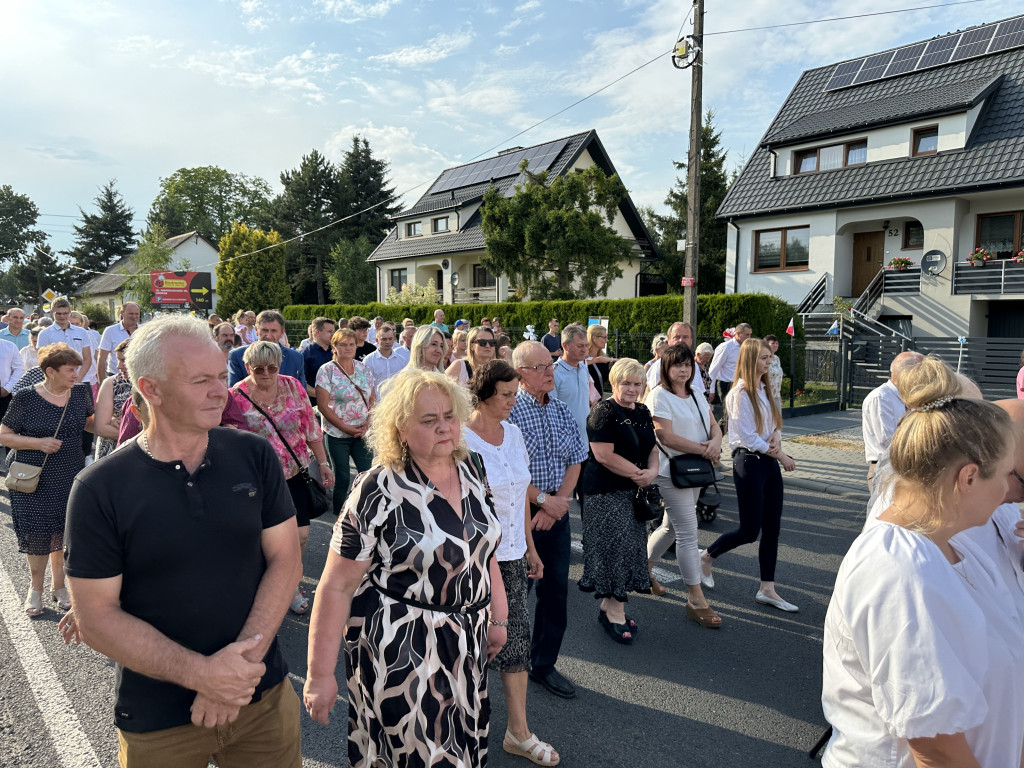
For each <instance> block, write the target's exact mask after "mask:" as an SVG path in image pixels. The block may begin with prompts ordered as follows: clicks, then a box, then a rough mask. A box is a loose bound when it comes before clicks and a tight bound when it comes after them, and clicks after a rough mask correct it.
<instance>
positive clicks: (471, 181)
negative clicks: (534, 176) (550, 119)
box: [427, 139, 568, 195]
mask: <svg viewBox="0 0 1024 768" xmlns="http://www.w3.org/2000/svg"><path fill="white" fill-rule="evenodd" d="M567 143H568V139H558V140H557V141H552V142H548V143H547V144H540V145H538V146H536V147H529V148H527V149H520V150H516V151H514V152H509V153H507V154H504V155H498V156H497V157H488V158H485V159H483V160H479V161H477V162H475V163H469V164H467V165H460V166H459V167H458V168H450V169H448V170H447V171H444V172H443V173H442V174H441V175H440V176H439V177H438V179H437V181H435V182H434V184H433V185H432V186H431V187H430V189H429V190H428V191H427V194H428V195H435V194H438V193H439V192H447V191H449V190H453V189H462V188H464V187H471V186H473V185H475V184H480V183H482V182H485V181H490V180H491V179H504V178H507V177H509V176H516V175H518V174H519V165H520V163H522V162H523V159H524V158H525V159H528V160H529V161H530V164H529V169H530V171H531V172H533V173H539V172H540V171H546V170H548V169H549V168H551V166H552V164H553V163H554V162H555V159H556V158H557V157H558V155H559V154H560V153H561V152H562V150H563V149H565V145H566V144H567Z"/></svg>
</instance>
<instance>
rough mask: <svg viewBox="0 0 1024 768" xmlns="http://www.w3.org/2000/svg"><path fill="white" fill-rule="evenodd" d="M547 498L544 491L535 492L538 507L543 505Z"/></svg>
mask: <svg viewBox="0 0 1024 768" xmlns="http://www.w3.org/2000/svg"><path fill="white" fill-rule="evenodd" d="M547 500H548V495H547V494H546V493H544V491H541V492H540V493H538V494H537V501H536V504H537V506H538V507H543V506H544V502H545V501H547Z"/></svg>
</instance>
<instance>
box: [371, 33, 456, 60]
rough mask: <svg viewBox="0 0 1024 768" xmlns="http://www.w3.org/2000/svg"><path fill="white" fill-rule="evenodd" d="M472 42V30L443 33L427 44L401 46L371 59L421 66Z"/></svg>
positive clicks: (446, 55) (443, 57)
mask: <svg viewBox="0 0 1024 768" xmlns="http://www.w3.org/2000/svg"><path fill="white" fill-rule="evenodd" d="M471 42H473V32H472V30H465V31H458V32H452V33H441V34H440V35H438V36H437V37H435V38H433V39H432V40H428V41H427V43H426V44H425V45H411V46H408V47H406V48H399V49H398V50H397V51H392V52H391V53H385V54H380V55H378V56H371V57H370V59H371V60H372V61H379V62H382V63H384V64H391V65H393V66H396V67H420V66H423V65H424V64H433V63H434V62H437V61H442V60H443V59H447V58H448V57H449V56H451V55H452V54H454V53H457V52H459V51H461V50H464V49H465V48H467V47H469V44H470V43H471Z"/></svg>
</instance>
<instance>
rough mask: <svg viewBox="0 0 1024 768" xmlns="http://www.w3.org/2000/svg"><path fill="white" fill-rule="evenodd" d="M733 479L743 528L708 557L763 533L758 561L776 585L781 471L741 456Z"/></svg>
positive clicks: (770, 462)
mask: <svg viewBox="0 0 1024 768" xmlns="http://www.w3.org/2000/svg"><path fill="white" fill-rule="evenodd" d="M732 479H733V483H734V484H735V485H736V501H737V503H738V505H739V515H740V527H739V528H737V529H736V530H734V531H729V532H728V533H723V534H722V535H721V536H719V537H718V539H716V540H715V543H714V544H712V545H711V546H710V547H708V554H709V555H711V557H716V558H717V557H719V556H721V555H724V554H725V553H726V552H728V551H729V550H731V549H735V548H736V547H739V546H742V545H744V544H751V543H753V542H755V541H757V535H758V534H759V533H760V534H761V545H760V546H759V547H758V552H757V559H758V563H759V564H760V568H761V581H775V563H776V561H777V560H778V558H779V530H780V529H781V527H782V471H781V470H780V469H779V462H778V461H776V460H775V459H773V458H770V457H768V456H761V455H760V454H755V453H738V454H736V455H735V456H734V457H733V459H732ZM545 567H546V566H545Z"/></svg>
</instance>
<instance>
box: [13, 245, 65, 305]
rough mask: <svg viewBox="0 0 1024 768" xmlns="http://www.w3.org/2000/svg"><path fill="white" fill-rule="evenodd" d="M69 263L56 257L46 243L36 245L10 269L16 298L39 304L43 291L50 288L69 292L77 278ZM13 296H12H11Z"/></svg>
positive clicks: (63, 293) (61, 292)
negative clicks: (15, 285)
mask: <svg viewBox="0 0 1024 768" xmlns="http://www.w3.org/2000/svg"><path fill="white" fill-rule="evenodd" d="M74 272H75V270H73V269H71V268H70V267H69V265H67V264H65V263H64V262H62V261H60V260H58V259H57V257H56V256H55V255H54V253H53V249H52V248H50V246H48V245H40V246H37V247H36V248H35V249H34V250H33V252H32V254H31V255H30V256H28V257H26V258H25V259H23V260H22V262H21V263H20V264H16V265H15V266H13V267H12V268H11V270H10V273H9V275H10V277H11V278H13V280H14V282H15V283H16V284H17V293H18V298H19V299H20V300H21V301H24V302H26V303H30V304H35V305H36V306H39V305H41V304H42V303H43V299H42V298H41V296H42V293H43V291H45V290H46V289H47V288H51V289H52V290H53V291H54V292H55V293H58V294H61V295H65V294H69V293H70V292H71V290H72V288H73V287H74V285H75V283H76V282H82V281H81V280H77V279H76V278H75V277H74V276H73V273H74ZM12 298H13V297H12Z"/></svg>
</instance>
